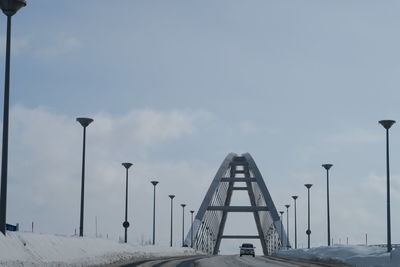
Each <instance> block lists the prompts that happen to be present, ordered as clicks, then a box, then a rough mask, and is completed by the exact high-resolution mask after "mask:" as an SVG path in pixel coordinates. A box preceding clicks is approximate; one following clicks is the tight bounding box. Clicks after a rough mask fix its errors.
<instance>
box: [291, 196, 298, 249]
mask: <svg viewBox="0 0 400 267" xmlns="http://www.w3.org/2000/svg"><path fill="white" fill-rule="evenodd" d="M292 198H293V200H294V248H295V249H297V207H296V200H297V198H298V196H292Z"/></svg>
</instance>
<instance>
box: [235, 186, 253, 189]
mask: <svg viewBox="0 0 400 267" xmlns="http://www.w3.org/2000/svg"><path fill="white" fill-rule="evenodd" d="M232 190H249V188H248V187H247V186H236V187H232Z"/></svg>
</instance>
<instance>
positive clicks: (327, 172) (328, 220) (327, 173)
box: [322, 164, 333, 246]
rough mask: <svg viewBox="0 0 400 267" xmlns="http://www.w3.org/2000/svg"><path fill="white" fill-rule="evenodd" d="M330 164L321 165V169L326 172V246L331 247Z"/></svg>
mask: <svg viewBox="0 0 400 267" xmlns="http://www.w3.org/2000/svg"><path fill="white" fill-rule="evenodd" d="M332 166H333V165H332V164H322V167H324V168H325V170H326V203H327V204H326V207H327V208H326V209H327V224H328V246H330V245H331V219H330V215H329V169H330V168H331V167H332Z"/></svg>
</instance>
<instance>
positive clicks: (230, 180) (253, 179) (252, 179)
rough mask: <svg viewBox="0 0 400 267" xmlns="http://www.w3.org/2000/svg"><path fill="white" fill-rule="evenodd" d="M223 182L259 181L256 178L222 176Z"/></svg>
mask: <svg viewBox="0 0 400 267" xmlns="http://www.w3.org/2000/svg"><path fill="white" fill-rule="evenodd" d="M221 182H257V180H256V179H255V178H227V177H225V178H221Z"/></svg>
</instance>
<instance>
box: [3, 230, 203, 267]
mask: <svg viewBox="0 0 400 267" xmlns="http://www.w3.org/2000/svg"><path fill="white" fill-rule="evenodd" d="M195 254H196V252H195V251H194V250H193V249H190V248H181V247H173V248H171V247H163V246H139V245H134V244H130V243H127V244H125V243H119V242H117V241H113V240H108V239H101V238H90V237H66V236H55V235H48V234H32V233H22V232H7V236H4V235H2V234H0V266H55V265H56V266H88V265H89V266H90V265H100V264H110V263H114V262H119V261H124V260H129V259H145V258H155V257H166V256H183V255H195Z"/></svg>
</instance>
